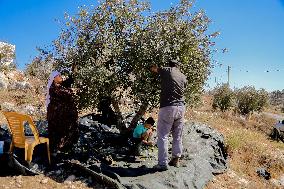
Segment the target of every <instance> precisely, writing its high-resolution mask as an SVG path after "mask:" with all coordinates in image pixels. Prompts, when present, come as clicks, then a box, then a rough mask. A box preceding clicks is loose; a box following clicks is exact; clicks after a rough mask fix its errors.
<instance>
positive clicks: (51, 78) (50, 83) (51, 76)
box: [46, 70, 61, 108]
mask: <svg viewBox="0 0 284 189" xmlns="http://www.w3.org/2000/svg"><path fill="white" fill-rule="evenodd" d="M58 75H61V74H60V72H59V71H57V70H55V71H53V72H51V74H50V76H49V79H48V83H47V94H46V108H47V107H48V104H49V103H50V95H49V89H50V86H51V85H52V83H53V80H54V78H55V77H56V76H58Z"/></svg>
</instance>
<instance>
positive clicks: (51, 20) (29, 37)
mask: <svg viewBox="0 0 284 189" xmlns="http://www.w3.org/2000/svg"><path fill="white" fill-rule="evenodd" d="M177 2H178V0H151V3H152V8H153V10H154V11H157V10H163V9H167V8H169V7H170V6H171V5H172V4H173V5H174V4H176V3H177ZM92 4H94V5H96V4H97V1H92V0H45V1H43V0H24V1H23V0H0V41H4V42H8V43H10V44H13V45H16V62H17V64H18V67H19V69H24V67H25V65H26V64H28V63H30V62H31V61H32V59H33V57H34V56H36V55H37V54H38V52H37V51H36V47H41V48H44V47H48V46H50V45H51V44H52V41H53V40H55V39H56V38H57V37H58V35H59V33H60V30H61V28H62V24H61V23H62V21H64V13H65V12H67V13H69V14H71V15H74V14H76V13H77V11H78V7H79V6H82V5H87V6H88V5H92ZM201 9H202V10H204V11H205V12H206V14H207V16H208V17H209V18H210V19H211V20H212V23H211V24H210V28H209V32H212V33H213V32H215V31H219V32H220V33H221V34H220V36H219V37H218V38H217V39H216V47H215V48H217V49H223V48H226V49H228V52H226V53H216V54H214V56H213V59H214V60H216V62H217V63H214V68H212V69H211V74H210V76H209V79H208V81H207V82H206V83H207V84H206V85H207V88H208V87H209V88H213V87H215V86H216V85H217V84H221V83H224V82H227V81H228V73H227V69H228V66H230V77H229V81H230V86H231V87H236V88H240V87H243V86H247V85H251V86H255V87H256V88H257V89H259V88H264V89H266V90H268V91H273V90H282V89H284V77H283V73H284V0H196V1H195V3H194V7H193V11H196V10H201Z"/></svg>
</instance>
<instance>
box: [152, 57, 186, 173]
mask: <svg viewBox="0 0 284 189" xmlns="http://www.w3.org/2000/svg"><path fill="white" fill-rule="evenodd" d="M179 65H180V63H179V62H178V61H176V60H171V61H170V62H169V67H162V68H158V67H157V66H152V67H151V68H150V70H151V71H152V72H154V73H158V74H159V75H160V78H161V94H160V110H159V116H158V125H157V135H158V141H157V145H158V164H157V165H156V166H154V168H155V169H158V170H162V171H163V170H167V169H168V135H169V133H170V132H171V131H172V136H173V142H172V159H171V161H170V162H169V165H170V166H175V167H178V166H179V159H180V157H181V154H182V131H183V126H184V114H185V99H184V91H185V87H186V84H187V79H186V76H185V75H184V74H183V73H182V72H181V71H180V70H179V68H178V67H179Z"/></svg>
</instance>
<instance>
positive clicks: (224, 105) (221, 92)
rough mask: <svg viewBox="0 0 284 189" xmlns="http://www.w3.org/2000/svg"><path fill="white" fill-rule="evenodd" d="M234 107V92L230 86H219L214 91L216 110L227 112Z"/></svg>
mask: <svg viewBox="0 0 284 189" xmlns="http://www.w3.org/2000/svg"><path fill="white" fill-rule="evenodd" d="M233 105H234V92H233V90H232V89H231V88H230V86H229V85H228V84H223V85H220V86H217V87H215V88H214V90H213V104H212V107H213V108H214V109H217V108H219V109H220V110H221V111H222V112H225V111H227V110H229V109H230V108H232V107H233Z"/></svg>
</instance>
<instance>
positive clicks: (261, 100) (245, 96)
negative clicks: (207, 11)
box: [235, 86, 269, 115]
mask: <svg viewBox="0 0 284 189" xmlns="http://www.w3.org/2000/svg"><path fill="white" fill-rule="evenodd" d="M235 93H236V101H237V102H236V103H237V110H238V111H239V113H240V114H243V115H249V114H251V113H253V112H261V111H262V110H263V108H264V107H265V106H266V105H267V104H268V99H269V95H268V92H267V91H265V90H264V89H260V90H256V89H255V88H254V87H252V86H245V87H243V88H241V89H237V90H236V91H235Z"/></svg>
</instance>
